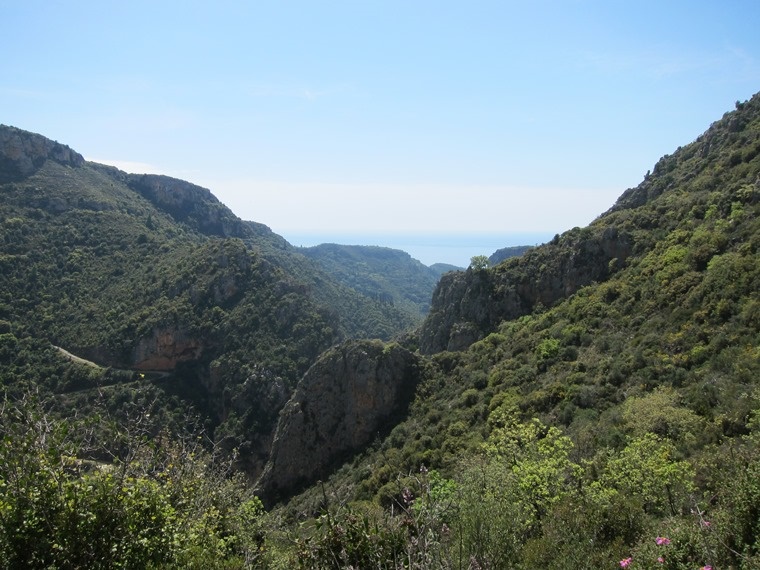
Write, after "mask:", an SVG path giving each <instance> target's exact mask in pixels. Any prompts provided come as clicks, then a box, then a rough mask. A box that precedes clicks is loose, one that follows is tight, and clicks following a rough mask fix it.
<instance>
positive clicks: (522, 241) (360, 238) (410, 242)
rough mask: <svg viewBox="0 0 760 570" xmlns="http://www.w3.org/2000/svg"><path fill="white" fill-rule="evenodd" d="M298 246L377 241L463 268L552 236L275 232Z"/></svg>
mask: <svg viewBox="0 0 760 570" xmlns="http://www.w3.org/2000/svg"><path fill="white" fill-rule="evenodd" d="M277 233H280V235H282V236H283V237H284V238H285V239H286V240H288V242H290V243H291V244H292V245H294V246H298V247H311V246H314V245H319V244H322V243H337V244H341V245H376V246H381V247H389V248H392V249H400V250H402V251H405V252H407V253H408V254H409V255H411V256H412V257H413V258H414V259H416V260H418V261H420V262H422V263H423V264H424V265H427V266H430V265H433V264H435V263H446V264H449V265H454V266H456V267H461V268H466V267H467V266H468V265H469V264H470V259H471V258H472V257H473V256H476V255H485V256H490V255H491V254H492V253H493V252H495V251H496V250H498V249H501V248H504V247H511V246H518V245H530V246H535V245H541V244H542V243H546V242H548V241H550V240H551V239H552V237H554V233H549V232H532V233H531V232H507V233H478V232H473V233H387V234H380V233H343V232H335V233H330V232H287V231H285V232H277Z"/></svg>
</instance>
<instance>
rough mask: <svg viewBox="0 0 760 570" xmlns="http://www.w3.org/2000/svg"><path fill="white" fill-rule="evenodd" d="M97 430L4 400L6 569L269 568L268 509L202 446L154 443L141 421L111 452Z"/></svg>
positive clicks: (1, 468)
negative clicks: (264, 561) (265, 560)
mask: <svg viewBox="0 0 760 570" xmlns="http://www.w3.org/2000/svg"><path fill="white" fill-rule="evenodd" d="M93 424H94V422H93V421H92V420H90V421H86V422H84V421H73V422H61V421H56V420H54V419H53V418H52V417H51V416H50V415H49V414H47V413H45V412H44V411H43V409H42V408H41V406H40V405H39V403H38V402H35V401H32V400H22V401H16V402H10V401H8V400H6V401H5V402H3V404H2V408H1V409H0V431H1V432H2V434H3V437H2V442H0V568H8V569H17V568H61V569H64V568H103V569H105V568H153V567H161V568H168V567H177V568H193V567H194V568H243V567H254V566H257V565H259V564H260V563H262V558H263V539H264V534H263V529H262V526H261V520H260V519H261V515H262V507H261V502H260V501H259V500H258V499H257V498H256V497H255V496H253V495H252V494H250V492H249V491H248V490H247V489H246V486H245V484H244V482H243V481H242V480H241V479H240V478H239V477H235V476H231V474H230V473H229V471H228V467H229V465H227V466H225V465H224V464H221V463H219V462H218V461H217V460H216V458H214V456H213V455H210V454H209V453H208V452H207V451H205V450H204V449H203V446H201V445H200V441H199V440H198V439H196V438H188V437H186V438H184V439H174V438H172V439H170V438H166V437H164V438H160V439H153V440H151V441H148V440H147V439H146V438H145V437H144V434H142V433H141V431H140V429H139V428H140V425H139V422H137V423H133V424H132V425H131V426H123V425H122V426H118V425H111V426H110V428H112V430H113V431H112V433H111V439H110V441H109V445H105V444H102V443H98V442H96V441H94V440H93V439H92V438H91V436H92V435H93V433H94V432H93V429H92V428H93ZM102 431H103V429H101V430H100V433H102ZM114 442H118V445H116V446H114V445H113V443H114ZM98 456H101V457H108V461H104V460H102V459H88V458H93V457H98Z"/></svg>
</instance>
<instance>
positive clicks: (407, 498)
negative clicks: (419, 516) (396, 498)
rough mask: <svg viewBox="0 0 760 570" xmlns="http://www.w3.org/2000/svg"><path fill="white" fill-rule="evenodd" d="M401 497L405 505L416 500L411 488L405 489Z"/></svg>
mask: <svg viewBox="0 0 760 570" xmlns="http://www.w3.org/2000/svg"><path fill="white" fill-rule="evenodd" d="M401 498H402V499H403V500H404V504H405V505H411V504H412V502H413V501H414V495H412V492H411V491H410V490H409V489H404V492H403V493H401Z"/></svg>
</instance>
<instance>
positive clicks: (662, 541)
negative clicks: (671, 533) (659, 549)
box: [655, 536, 670, 546]
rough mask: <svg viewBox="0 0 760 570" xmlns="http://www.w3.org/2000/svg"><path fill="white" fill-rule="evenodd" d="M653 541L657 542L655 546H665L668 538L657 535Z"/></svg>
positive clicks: (668, 541)
mask: <svg viewBox="0 0 760 570" xmlns="http://www.w3.org/2000/svg"><path fill="white" fill-rule="evenodd" d="M655 542H656V543H657V546H667V545H668V544H670V539H669V538H666V537H664V536H658V537H657V538H656V539H655Z"/></svg>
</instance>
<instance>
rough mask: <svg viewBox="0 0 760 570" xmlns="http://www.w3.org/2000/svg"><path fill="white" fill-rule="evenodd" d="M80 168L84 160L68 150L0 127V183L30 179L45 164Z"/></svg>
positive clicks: (47, 140)
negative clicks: (24, 178) (55, 163)
mask: <svg viewBox="0 0 760 570" xmlns="http://www.w3.org/2000/svg"><path fill="white" fill-rule="evenodd" d="M48 159H50V160H55V161H56V162H59V163H61V164H64V165H67V166H81V165H82V164H84V157H82V155H81V154H79V153H78V152H75V151H74V150H72V149H71V148H70V147H68V146H66V145H63V144H60V143H58V142H56V141H52V140H50V139H48V138H45V137H43V136H42V135H38V134H36V133H31V132H29V131H24V130H22V129H18V128H16V127H10V126H7V125H0V182H8V181H11V180H16V179H20V178H23V177H25V176H29V175H30V174H32V173H33V172H35V171H36V170H37V169H39V168H40V167H41V166H42V165H43V164H44V163H45V161H46V160H48Z"/></svg>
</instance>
